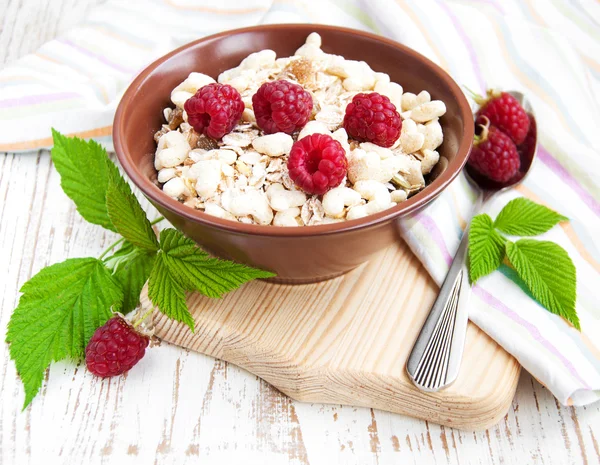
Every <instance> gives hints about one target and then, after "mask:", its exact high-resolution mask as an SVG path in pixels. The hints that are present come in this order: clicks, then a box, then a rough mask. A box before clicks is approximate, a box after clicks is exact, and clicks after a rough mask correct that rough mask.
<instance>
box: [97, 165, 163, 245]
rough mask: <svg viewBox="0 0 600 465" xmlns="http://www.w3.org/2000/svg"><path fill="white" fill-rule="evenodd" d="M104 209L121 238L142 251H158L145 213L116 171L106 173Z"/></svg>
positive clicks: (154, 235) (154, 236)
mask: <svg viewBox="0 0 600 465" xmlns="http://www.w3.org/2000/svg"><path fill="white" fill-rule="evenodd" d="M108 163H111V162H110V161H109V162H108ZM106 208H107V210H108V216H109V218H110V221H111V222H112V224H113V225H114V226H115V228H116V230H117V232H118V233H119V234H120V235H121V236H123V237H124V238H125V239H127V240H128V241H129V242H131V243H132V244H133V245H135V246H137V247H140V248H142V249H147V250H151V251H157V250H158V240H157V239H156V234H155V233H154V230H153V229H152V225H151V224H150V221H148V218H147V217H146V213H145V212H144V210H143V209H142V206H141V205H140V203H139V202H138V199H137V198H136V197H135V195H133V192H131V187H129V184H128V183H127V182H126V181H125V180H124V179H123V178H122V177H121V175H120V174H119V172H118V171H116V170H110V171H109V173H108V188H107V190H106Z"/></svg>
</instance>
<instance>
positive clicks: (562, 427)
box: [0, 0, 600, 465]
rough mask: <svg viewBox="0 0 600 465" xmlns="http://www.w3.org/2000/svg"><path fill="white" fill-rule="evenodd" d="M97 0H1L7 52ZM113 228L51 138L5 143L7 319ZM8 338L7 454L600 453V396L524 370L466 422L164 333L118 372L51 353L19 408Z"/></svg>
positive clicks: (194, 458) (0, 172) (331, 459)
mask: <svg viewBox="0 0 600 465" xmlns="http://www.w3.org/2000/svg"><path fill="white" fill-rule="evenodd" d="M95 3H99V1H98V0H52V1H41V0H2V1H1V2H0V25H1V26H0V57H1V59H2V60H3V62H5V63H6V62H12V61H14V60H16V59H17V58H18V57H19V56H22V55H23V54H25V53H27V52H30V51H33V50H35V49H36V47H38V46H39V45H40V44H41V43H43V42H45V41H47V40H50V39H52V38H53V37H54V36H55V35H56V34H60V33H61V32H62V31H64V29H65V28H68V27H70V26H72V25H73V24H75V23H76V22H77V21H80V20H81V19H82V18H83V15H84V14H85V12H86V11H87V9H88V7H89V6H90V5H93V4H95ZM144 205H146V206H147V203H144ZM149 211H150V210H149ZM152 214H154V212H152ZM113 240H114V235H113V234H111V233H107V232H105V231H103V230H102V229H101V228H99V227H96V226H91V225H89V224H87V223H85V222H84V221H83V220H82V219H81V217H80V216H79V215H78V214H77V212H76V210H75V208H74V206H73V204H72V202H71V201H70V200H69V199H68V198H67V197H66V196H65V195H64V194H63V193H62V191H61V189H60V186H59V177H58V175H57V174H56V172H55V171H54V169H53V168H52V164H51V162H50V157H49V155H48V153H47V152H44V151H42V152H39V153H30V154H19V155H15V154H0V260H1V263H2V266H0V326H1V327H2V331H3V332H4V331H5V328H6V324H7V323H8V319H9V318H10V314H11V312H12V310H13V309H14V308H15V306H16V304H17V302H18V297H19V292H18V290H19V288H20V286H21V285H22V284H23V283H24V282H25V281H27V280H28V279H29V278H30V277H31V276H32V275H33V274H35V273H37V272H38V271H39V270H40V269H41V268H42V267H44V266H46V265H48V264H51V263H55V262H58V261H62V260H64V259H66V258H69V257H84V256H97V255H99V254H100V252H101V251H102V250H103V249H104V248H105V247H107V246H108V244H110V243H111V242H112V241H113ZM6 349H7V348H6V345H5V344H0V361H1V364H2V366H1V375H0V464H2V465H28V464H33V465H38V464H55V463H57V464H76V465H80V464H83V463H84V464H97V463H107V464H108V463H110V464H118V465H121V464H124V465H127V464H144V465H145V464H152V463H157V464H161V465H163V464H177V465H184V464H192V463H194V464H195V463H202V464H224V463H227V464H239V463H243V464H245V465H250V464H261V465H262V464H269V465H270V464H294V465H298V464H302V465H305V464H309V463H310V464H312V465H319V464H327V465H331V464H360V465H371V464H403V465H404V464H415V465H429V464H441V465H446V464H452V465H455V464H461V465H465V464H477V465H492V464H494V465H500V464H506V465H508V464H515V465H531V464H535V465H542V464H543V465H571V464H586V465H595V464H598V463H600V458H599V457H600V446H599V443H600V424H599V423H600V405H599V404H595V405H591V406H588V407H579V408H574V407H564V406H561V405H560V404H559V403H558V402H557V401H556V400H555V399H554V397H552V395H551V394H550V393H549V392H548V391H547V390H546V389H545V388H544V387H543V386H541V385H540V384H539V383H537V382H536V381H534V380H533V379H532V378H531V377H530V376H529V375H528V374H527V373H525V372H523V373H522V375H521V378H520V381H519V385H518V388H517V391H516V395H515V398H514V400H513V402H512V405H511V407H510V409H509V411H508V414H507V415H506V416H505V417H504V418H503V419H502V420H501V421H500V423H499V424H498V425H496V426H495V427H493V428H491V429H489V430H487V431H483V432H477V433H472V432H462V431H459V430H455V429H452V428H448V427H443V426H437V425H433V424H430V423H428V422H425V421H422V420H417V419H413V418H409V417H407V416H403V415H398V414H393V413H387V412H384V411H381V410H372V409H368V408H353V407H344V406H340V405H325V404H311V403H304V402H296V401H292V400H290V398H289V397H287V396H285V395H283V394H281V393H280V392H278V391H277V390H275V389H274V388H272V387H270V386H269V385H268V384H267V383H265V382H264V381H261V380H260V379H259V378H258V377H257V376H255V375H252V374H250V373H248V372H247V371H244V370H242V369H239V368H237V367H236V366H234V365H230V364H228V363H226V362H221V361H219V360H215V359H213V358H212V357H209V356H205V355H201V354H198V353H195V352H192V351H188V350H185V349H180V348H178V347H175V346H172V345H170V344H167V343H164V344H162V346H160V347H157V348H153V349H152V350H150V351H149V353H148V355H147V356H146V357H145V358H144V359H143V360H142V361H141V362H140V364H139V365H138V366H137V367H136V369H135V370H132V371H131V372H130V373H129V374H128V375H127V376H123V377H120V378H115V379H112V380H106V381H101V380H98V379H95V378H93V377H92V376H91V375H90V374H89V373H87V372H86V371H85V369H83V367H76V366H74V365H73V364H71V363H66V362H65V363H58V364H55V365H53V366H52V368H51V369H50V370H49V371H48V373H47V376H46V382H45V384H44V387H43V388H42V391H41V393H40V395H39V396H38V398H37V399H35V400H34V402H33V404H32V405H31V407H29V408H28V409H26V410H25V411H23V412H22V411H21V405H22V402H23V389H22V386H21V384H20V381H19V380H18V378H17V376H16V371H15V367H14V364H13V363H12V361H10V360H9V357H8V351H7V350H6Z"/></svg>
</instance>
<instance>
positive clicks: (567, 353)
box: [0, 0, 600, 405]
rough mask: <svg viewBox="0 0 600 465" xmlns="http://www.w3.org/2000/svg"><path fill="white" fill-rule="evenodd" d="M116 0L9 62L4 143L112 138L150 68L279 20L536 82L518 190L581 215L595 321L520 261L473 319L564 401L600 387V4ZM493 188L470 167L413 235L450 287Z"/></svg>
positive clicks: (497, 82) (2, 147)
mask: <svg viewBox="0 0 600 465" xmlns="http://www.w3.org/2000/svg"><path fill="white" fill-rule="evenodd" d="M316 5H317V3H316V2H315V3H312V2H308V1H293V0H278V1H271V0H245V1H244V2H243V4H242V3H240V2H237V1H233V0H230V1H229V0H222V1H221V2H220V3H219V5H218V6H217V5H216V3H215V2H213V1H212V0H164V1H159V0H154V1H131V0H130V1H128V2H118V1H109V2H107V3H105V4H103V5H102V6H100V7H97V8H96V9H95V10H93V12H92V13H91V14H90V15H89V17H88V19H87V20H86V21H85V22H83V23H82V24H81V25H80V26H79V27H78V28H76V29H73V30H72V31H70V32H69V33H68V34H66V35H65V36H63V37H60V38H58V39H56V40H53V41H52V42H49V43H47V44H46V45H44V46H42V47H41V48H40V49H39V50H38V51H37V52H36V53H33V54H31V55H27V56H25V57H24V58H22V59H21V60H19V61H17V62H16V63H14V64H11V65H10V66H8V67H7V68H5V69H4V70H2V71H1V72H0V118H1V119H2V120H3V130H2V131H1V132H0V151H11V152H15V151H27V150H32V149H37V148H42V147H48V146H49V145H50V144H51V138H50V127H52V126H54V127H56V128H57V129H59V130H60V131H62V132H64V133H69V134H77V135H79V136H81V137H93V138H96V139H97V140H99V141H101V142H102V143H104V144H105V145H106V146H107V147H108V148H112V142H111V138H110V134H111V124H112V119H113V114H114V111H115V108H116V106H117V103H118V101H119V98H120V96H121V95H122V93H123V91H124V90H125V88H126V87H127V84H128V83H129V82H130V81H131V80H132V78H133V77H134V76H135V75H136V73H137V72H138V71H139V70H141V69H142V68H143V67H144V66H145V65H147V64H148V63H149V62H150V61H152V60H153V59H155V58H157V57H158V56H160V55H162V54H164V53H166V52H168V51H170V50H172V49H173V48H175V47H177V46H180V45H182V44H184V43H186V42H189V41H192V40H194V39H197V38H198V37H201V36H204V35H208V34H212V33H215V32H218V31H222V30H226V29H232V28H237V27H243V26H249V25H255V24H261V23H277V22H318V23H330V24H336V25H343V26H347V27H354V28H357V29H363V30H368V31H372V32H375V33H379V34H382V35H385V36H387V37H390V38H392V39H395V40H397V41H399V42H402V43H404V44H406V45H408V46H410V47H412V48H414V49H416V50H418V51H419V52H421V53H422V54H424V55H426V56H427V57H429V58H430V59H432V60H433V61H435V62H436V63H438V64H439V65H440V66H442V67H443V68H444V69H445V70H446V71H448V72H449V73H450V74H451V75H452V76H453V77H454V79H455V80H456V81H457V82H459V83H460V84H464V85H467V86H469V87H470V88H472V89H474V90H476V91H478V92H480V93H483V92H484V90H485V89H486V88H487V87H502V88H504V89H514V90H520V91H522V92H524V93H525V94H526V95H527V96H528V97H529V99H530V100H531V102H532V104H533V106H534V108H535V109H536V113H537V120H538V126H539V137H540V143H541V145H540V148H539V157H538V159H537V161H536V164H535V166H534V171H533V173H532V175H531V176H530V177H529V178H528V179H527V181H526V182H525V183H524V184H523V185H522V186H520V187H518V188H517V189H515V190H513V191H511V192H509V193H506V194H504V195H502V196H500V197H499V198H497V199H496V200H495V201H494V202H493V204H490V205H488V206H487V210H488V212H489V213H490V214H491V215H492V216H495V215H496V214H497V213H498V212H499V211H500V209H501V208H502V206H503V205H505V204H506V203H507V202H508V201H509V200H510V199H512V198H514V197H516V196H525V197H528V198H530V199H532V200H534V201H536V202H539V203H543V204H545V205H547V206H549V207H551V208H553V209H555V210H556V211H558V212H560V213H562V214H563V215H566V216H568V217H569V218H571V221H570V222H569V223H566V224H563V225H560V226H557V227H555V228H554V229H553V230H551V231H550V232H548V233H546V234H545V235H544V236H545V238H547V239H550V240H553V241H556V242H558V243H560V244H561V245H562V246H563V247H565V248H566V249H567V250H568V252H569V254H570V255H571V257H572V259H573V260H574V262H575V264H576V266H577V277H578V299H577V312H578V314H579V318H580V320H581V327H582V331H581V332H578V331H576V330H575V329H573V328H572V327H571V326H569V325H568V324H567V323H566V322H565V321H564V320H562V319H561V318H559V317H557V316H555V315H553V314H551V313H549V312H547V311H546V310H544V309H543V308H542V307H541V306H540V305H539V304H537V303H536V302H535V301H534V300H533V299H531V298H530V296H529V295H528V294H527V293H526V291H525V290H523V289H522V288H521V287H519V285H518V284H517V282H518V280H516V279H515V276H514V273H513V272H512V270H511V269H510V268H508V267H502V268H501V269H500V270H499V271H496V272H494V273H493V274H491V275H489V276H487V277H485V278H483V279H481V280H480V281H479V282H478V284H477V285H476V286H475V288H474V296H473V298H472V300H471V308H470V317H471V319H472V320H473V321H474V322H475V323H476V324H477V325H478V326H479V327H481V328H482V329H483V330H484V331H486V332H487V333H488V334H489V335H490V336H491V337H492V338H494V339H495V340H496V341H498V343H499V344H500V345H502V346H503V347H504V348H505V349H506V350H507V351H508V352H510V353H511V354H513V355H514V356H515V357H516V358H517V359H518V360H519V362H520V363H521V364H522V365H523V367H524V368H525V369H527V370H528V371H529V372H530V373H532V374H533V376H535V377H536V378H537V379H538V380H539V381H540V382H541V383H543V384H544V385H545V386H547V388H548V389H549V390H550V391H552V393H553V394H554V395H555V396H556V397H557V398H558V399H559V400H560V401H561V402H562V403H563V404H568V405H572V404H575V405H583V404H587V403H590V402H594V401H597V400H598V399H599V398H600V338H598V335H600V304H599V303H598V299H597V297H596V296H595V294H594V290H598V289H600V249H599V246H598V243H599V240H598V238H600V183H599V182H598V179H600V163H599V162H598V160H599V157H600V154H599V153H598V150H597V149H596V148H597V147H600V131H598V130H597V128H598V127H600V104H599V103H598V102H600V28H599V27H598V24H599V23H600V3H597V2H596V3H594V2H591V1H588V2H577V3H573V4H565V3H562V2H559V1H554V0H552V1H549V2H535V3H534V2H529V1H527V2H523V1H521V0H503V1H502V2H500V1H499V0H498V1H494V0H481V1H478V2H469V1H467V0H452V1H437V0H418V1H417V0H414V1H411V0H396V1H393V0H364V1H360V0H348V1H342V0H329V1H327V0H320V1H319V2H318V8H317V7H316ZM477 196H478V192H476V191H475V190H474V189H473V188H471V187H470V186H469V184H468V183H467V182H466V180H465V178H464V176H460V177H459V178H458V179H457V180H456V181H455V182H454V183H453V185H452V186H451V187H450V188H449V189H447V190H446V191H445V192H444V194H442V195H441V196H440V198H439V199H438V200H437V201H436V202H434V203H433V204H432V205H431V206H429V207H428V208H427V209H426V210H425V211H422V212H420V213H419V214H417V215H415V216H413V217H411V218H409V219H406V220H405V222H404V227H403V233H404V237H405V239H406V240H407V242H408V243H409V244H410V246H411V248H412V250H413V251H414V252H415V254H416V255H417V256H418V257H419V258H420V259H421V260H422V262H423V264H424V265H425V266H426V268H427V270H428V271H429V272H430V273H431V276H432V277H433V278H434V279H435V280H436V281H437V282H438V283H440V282H441V281H442V280H443V278H444V276H445V274H446V272H447V270H448V266H449V264H450V262H451V260H452V256H453V254H454V252H455V250H456V248H457V246H458V243H459V240H460V238H461V235H462V232H463V230H464V228H465V226H466V224H467V222H468V221H469V219H470V218H471V216H472V215H473V205H474V203H475V200H476V197H477Z"/></svg>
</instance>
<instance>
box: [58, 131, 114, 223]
mask: <svg viewBox="0 0 600 465" xmlns="http://www.w3.org/2000/svg"><path fill="white" fill-rule="evenodd" d="M52 137H53V139H54V147H53V148H52V152H51V154H52V162H53V163H54V166H55V167H56V171H58V173H59V174H60V185H61V187H62V189H63V191H65V194H67V195H68V196H69V197H70V198H71V200H73V202H75V205H76V206H77V211H78V212H79V214H80V215H81V216H83V218H84V219H85V220H87V221H89V222H90V223H94V224H98V225H100V226H103V227H104V228H106V229H110V230H111V231H116V229H115V227H114V226H113V224H112V222H111V221H110V218H109V217H108V211H107V209H106V201H105V199H106V189H107V187H108V172H109V169H110V168H109V166H110V165H112V166H113V167H114V169H115V170H116V169H117V168H116V167H115V166H114V164H113V163H112V162H111V161H110V160H109V159H108V156H107V154H106V150H104V149H103V148H102V147H101V146H100V145H99V144H97V143H96V142H94V141H93V140H90V141H89V142H86V141H84V140H82V139H79V138H77V137H66V136H63V135H62V134H61V133H59V132H58V131H56V130H54V129H52ZM109 164H110V165H109Z"/></svg>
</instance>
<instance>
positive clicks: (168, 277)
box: [148, 253, 194, 331]
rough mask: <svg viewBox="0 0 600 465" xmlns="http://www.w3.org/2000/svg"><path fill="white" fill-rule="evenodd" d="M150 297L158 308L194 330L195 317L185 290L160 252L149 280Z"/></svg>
mask: <svg viewBox="0 0 600 465" xmlns="http://www.w3.org/2000/svg"><path fill="white" fill-rule="evenodd" d="M148 297H149V298H150V300H151V301H152V303H153V304H154V305H156V306H157V307H158V309H159V310H160V311H161V312H162V313H164V314H165V315H167V316H168V317H169V318H171V319H173V320H175V321H181V322H183V323H185V324H186V325H188V326H189V327H190V329H191V330H192V331H194V319H193V318H192V314H191V313H190V311H189V309H188V306H187V303H186V301H185V290H184V289H183V287H182V286H181V285H180V284H179V282H178V280H177V278H176V276H174V275H173V273H172V272H171V269H170V268H169V266H168V265H167V264H166V263H165V254H163V253H159V254H158V255H157V257H156V261H155V262H154V267H153V268H152V272H151V273H150V279H149V280H148Z"/></svg>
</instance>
